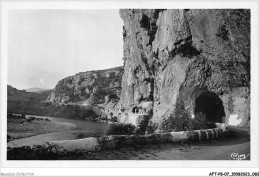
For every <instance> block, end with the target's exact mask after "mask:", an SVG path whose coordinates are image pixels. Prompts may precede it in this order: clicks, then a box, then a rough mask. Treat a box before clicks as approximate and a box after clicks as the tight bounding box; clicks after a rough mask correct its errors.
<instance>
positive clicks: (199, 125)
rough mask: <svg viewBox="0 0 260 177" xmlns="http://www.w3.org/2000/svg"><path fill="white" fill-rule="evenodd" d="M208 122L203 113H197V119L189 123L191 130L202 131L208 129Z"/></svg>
mask: <svg viewBox="0 0 260 177" xmlns="http://www.w3.org/2000/svg"><path fill="white" fill-rule="evenodd" d="M206 128H207V122H206V115H205V114H203V113H202V112H199V113H196V114H195V118H194V119H191V120H190V122H189V130H200V129H206Z"/></svg>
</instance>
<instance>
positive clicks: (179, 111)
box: [160, 100, 191, 132]
mask: <svg viewBox="0 0 260 177" xmlns="http://www.w3.org/2000/svg"><path fill="white" fill-rule="evenodd" d="M190 120H191V117H190V115H189V112H188V111H187V110H186V109H185V106H184V103H183V102H182V101H179V100H177V104H176V108H175V111H174V113H173V114H172V115H170V116H169V117H168V118H167V119H164V120H163V122H162V125H161V127H160V130H161V131H162V132H171V131H175V132H178V131H187V130H189V128H190Z"/></svg>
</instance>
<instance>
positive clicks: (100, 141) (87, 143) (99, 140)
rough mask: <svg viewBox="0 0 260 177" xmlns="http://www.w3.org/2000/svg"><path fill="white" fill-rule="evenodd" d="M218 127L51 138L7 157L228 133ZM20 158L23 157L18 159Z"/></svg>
mask: <svg viewBox="0 0 260 177" xmlns="http://www.w3.org/2000/svg"><path fill="white" fill-rule="evenodd" d="M216 126H217V128H213V129H206V130H194V131H181V132H169V133H157V134H150V135H139V136H138V135H112V136H105V137H90V138H84V139H77V140H64V141H52V142H49V143H46V144H44V145H42V146H34V147H33V148H30V147H18V148H12V149H8V151H7V156H8V159H52V158H54V159H55V157H56V156H57V155H66V154H68V153H83V152H89V151H101V150H111V149H118V148H122V147H129V146H137V145H140V146H141V145H148V144H157V143H182V142H199V141H205V140H213V139H219V138H222V137H225V136H227V135H229V131H228V128H227V127H226V126H225V125H224V124H216ZM19 157H20V158H19Z"/></svg>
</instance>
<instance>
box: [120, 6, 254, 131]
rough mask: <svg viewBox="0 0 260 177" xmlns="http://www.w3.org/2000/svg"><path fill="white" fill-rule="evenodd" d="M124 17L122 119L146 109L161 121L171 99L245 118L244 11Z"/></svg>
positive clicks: (239, 121) (221, 117) (134, 12)
mask: <svg viewBox="0 0 260 177" xmlns="http://www.w3.org/2000/svg"><path fill="white" fill-rule="evenodd" d="M120 15H121V18H122V19H123V21H124V31H123V38H124V75H123V79H122V92H121V96H120V102H119V104H118V113H116V114H118V115H119V117H120V119H119V120H120V121H121V122H128V120H129V119H132V118H133V119H134V117H138V116H136V115H133V116H131V115H132V114H136V112H135V110H136V109H141V110H142V113H144V114H145V113H146V112H149V111H152V116H151V118H150V125H151V124H157V125H158V127H160V125H161V124H162V121H163V120H165V119H167V118H168V117H169V116H170V115H171V114H172V113H173V112H174V110H175V107H176V104H177V103H178V101H181V102H183V103H184V105H185V108H186V109H187V110H188V111H189V112H190V115H191V117H194V114H196V113H198V112H202V113H204V114H205V115H206V117H207V119H208V121H214V122H222V123H226V124H229V125H234V126H246V125H248V122H249V119H250V10H236V9H228V10H224V9H222V10H221V9H219V10H206V9H205V10H195V9H194V10H189V9H176V10H163V9H162V10H159V9H154V10H153V9H148V10H138V9H129V10H128V9H124V10H120Z"/></svg>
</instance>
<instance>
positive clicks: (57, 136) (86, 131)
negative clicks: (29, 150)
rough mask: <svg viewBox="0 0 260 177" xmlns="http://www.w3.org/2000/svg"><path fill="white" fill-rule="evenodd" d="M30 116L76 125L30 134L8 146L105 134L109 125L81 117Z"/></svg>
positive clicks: (30, 144) (38, 143)
mask: <svg viewBox="0 0 260 177" xmlns="http://www.w3.org/2000/svg"><path fill="white" fill-rule="evenodd" d="M28 116H31V115H28ZM28 116H26V117H28ZM32 116H33V117H36V118H48V119H50V120H51V121H60V122H69V123H72V124H75V125H76V126H77V127H76V128H75V129H73V130H64V131H59V132H53V133H46V134H40V135H36V136H31V137H27V138H20V139H14V140H12V141H10V142H8V143H7V146H8V147H19V146H33V145H42V144H44V143H46V142H49V141H60V140H73V139H81V138H87V137H97V136H105V135H106V132H107V129H108V128H109V125H110V124H108V123H103V122H94V121H89V120H83V119H68V118H61V117H48V116H35V115H32Z"/></svg>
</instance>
